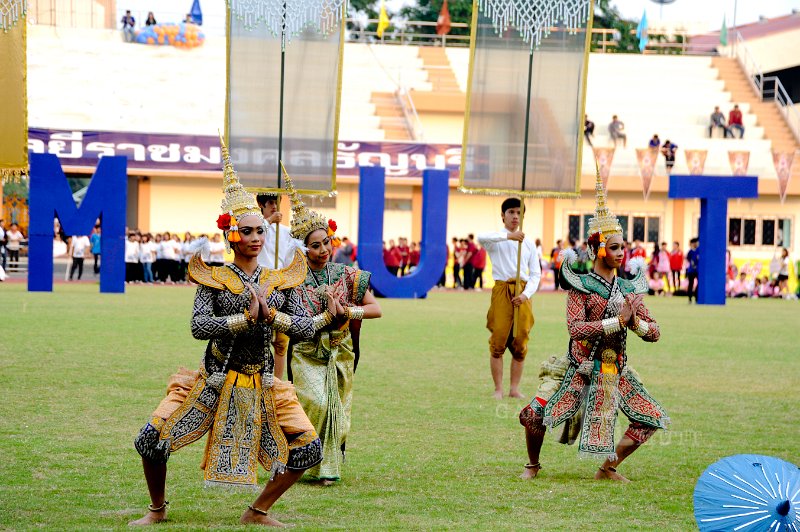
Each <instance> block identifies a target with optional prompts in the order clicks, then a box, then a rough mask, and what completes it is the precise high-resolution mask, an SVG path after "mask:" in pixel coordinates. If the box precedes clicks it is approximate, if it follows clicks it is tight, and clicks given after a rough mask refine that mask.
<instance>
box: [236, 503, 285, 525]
mask: <svg viewBox="0 0 800 532" xmlns="http://www.w3.org/2000/svg"><path fill="white" fill-rule="evenodd" d="M239 522H240V523H241V524H243V525H261V526H273V527H276V528H287V527H289V525H287V524H285V523H281V522H280V521H278V520H277V519H273V518H272V517H270V516H269V515H268V514H267V512H262V511H260V510H258V509H253V508H252V507H249V508H248V509H247V510H245V511H244V513H243V514H242V517H241V518H240V519H239Z"/></svg>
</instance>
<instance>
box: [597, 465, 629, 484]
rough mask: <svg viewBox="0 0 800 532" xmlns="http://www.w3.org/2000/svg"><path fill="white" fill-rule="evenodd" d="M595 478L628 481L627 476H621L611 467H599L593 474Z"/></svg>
mask: <svg viewBox="0 0 800 532" xmlns="http://www.w3.org/2000/svg"><path fill="white" fill-rule="evenodd" d="M594 479H595V480H616V481H617V482H622V483H627V482H630V480H628V479H627V478H625V477H623V476H622V475H620V474H619V473H617V470H616V469H614V468H613V467H609V466H606V467H601V468H599V469H598V470H597V473H595V474H594Z"/></svg>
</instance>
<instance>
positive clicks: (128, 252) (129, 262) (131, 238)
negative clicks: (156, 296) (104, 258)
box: [125, 233, 142, 283]
mask: <svg viewBox="0 0 800 532" xmlns="http://www.w3.org/2000/svg"><path fill="white" fill-rule="evenodd" d="M138 240H139V236H138V235H137V234H136V233H128V240H126V241H125V282H126V283H135V282H138V281H140V280H141V278H142V273H141V265H140V264H139V249H140V247H139V242H138Z"/></svg>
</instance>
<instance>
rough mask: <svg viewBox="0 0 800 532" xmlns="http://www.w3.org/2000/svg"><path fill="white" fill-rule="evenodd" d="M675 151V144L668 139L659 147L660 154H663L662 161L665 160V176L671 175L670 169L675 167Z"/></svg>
mask: <svg viewBox="0 0 800 532" xmlns="http://www.w3.org/2000/svg"><path fill="white" fill-rule="evenodd" d="M677 151H678V146H677V144H673V143H672V142H670V141H669V139H668V140H665V141H664V145H663V146H662V147H661V153H663V154H664V159H665V160H666V161H665V163H666V165H667V175H671V174H672V167H673V166H675V152H677Z"/></svg>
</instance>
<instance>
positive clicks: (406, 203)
mask: <svg viewBox="0 0 800 532" xmlns="http://www.w3.org/2000/svg"><path fill="white" fill-rule="evenodd" d="M383 207H384V209H386V210H387V211H411V200H410V199H403V198H386V199H385V200H384V204H383Z"/></svg>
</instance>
